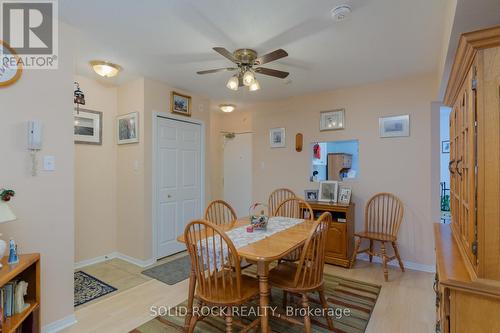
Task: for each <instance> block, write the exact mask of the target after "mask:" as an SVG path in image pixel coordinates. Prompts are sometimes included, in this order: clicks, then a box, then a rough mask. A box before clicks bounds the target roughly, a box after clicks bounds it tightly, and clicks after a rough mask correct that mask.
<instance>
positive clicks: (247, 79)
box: [243, 70, 255, 87]
mask: <svg viewBox="0 0 500 333" xmlns="http://www.w3.org/2000/svg"><path fill="white" fill-rule="evenodd" d="M254 82H255V76H254V75H253V73H252V71H251V70H247V71H246V72H245V74H243V84H244V85H245V86H247V87H250V86H251V85H252V84H253V83H254Z"/></svg>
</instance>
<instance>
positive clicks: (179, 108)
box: [170, 91, 191, 117]
mask: <svg viewBox="0 0 500 333" xmlns="http://www.w3.org/2000/svg"><path fill="white" fill-rule="evenodd" d="M170 111H171V112H172V113H177V114H182V115H183V116H187V117H191V96H187V95H183V94H179V93H178V92H175V91H172V93H171V94H170Z"/></svg>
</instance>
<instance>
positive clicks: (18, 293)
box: [14, 281, 30, 313]
mask: <svg viewBox="0 0 500 333" xmlns="http://www.w3.org/2000/svg"><path fill="white" fill-rule="evenodd" d="M27 294H28V282H26V281H19V282H18V283H17V284H16V289H15V291H14V310H15V313H21V312H23V311H24V310H26V309H27V308H28V307H29V306H30V305H29V303H25V302H24V296H26V295H27Z"/></svg>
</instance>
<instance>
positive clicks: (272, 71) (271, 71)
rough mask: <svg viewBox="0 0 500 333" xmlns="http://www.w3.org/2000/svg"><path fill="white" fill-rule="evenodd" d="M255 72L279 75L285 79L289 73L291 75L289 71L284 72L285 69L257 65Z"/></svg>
mask: <svg viewBox="0 0 500 333" xmlns="http://www.w3.org/2000/svg"><path fill="white" fill-rule="evenodd" d="M255 72H257V73H259V74H264V75H269V76H274V77H279V78H280V79H284V78H286V77H287V76H288V75H290V73H288V72H283V71H279V70H276V69H271V68H264V67H257V68H255Z"/></svg>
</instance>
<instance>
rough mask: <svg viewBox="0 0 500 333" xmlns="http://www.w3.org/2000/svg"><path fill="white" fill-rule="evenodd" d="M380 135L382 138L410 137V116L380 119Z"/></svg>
mask: <svg viewBox="0 0 500 333" xmlns="http://www.w3.org/2000/svg"><path fill="white" fill-rule="evenodd" d="M379 134H380V137H381V138H395V137H404V136H410V115H409V114H406V115H400V116H389V117H380V118H379Z"/></svg>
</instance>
